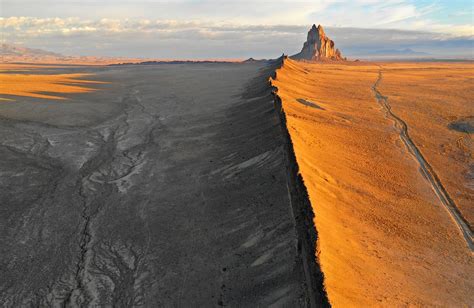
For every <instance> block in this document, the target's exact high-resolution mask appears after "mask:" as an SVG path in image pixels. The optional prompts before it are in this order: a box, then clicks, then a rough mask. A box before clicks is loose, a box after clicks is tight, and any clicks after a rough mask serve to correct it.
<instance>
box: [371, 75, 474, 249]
mask: <svg viewBox="0 0 474 308" xmlns="http://www.w3.org/2000/svg"><path fill="white" fill-rule="evenodd" d="M382 76H383V74H382V69H381V70H380V71H379V76H378V78H377V80H376V81H375V83H374V85H373V87H372V90H373V91H374V93H375V98H376V99H377V101H378V102H379V103H380V105H381V106H382V107H383V109H384V112H385V115H386V116H387V117H388V118H390V119H391V120H392V121H393V123H394V124H393V125H394V127H395V128H396V129H397V130H399V131H400V138H401V139H402V140H403V143H404V144H405V145H406V146H407V149H408V151H409V152H410V153H411V154H412V155H413V157H414V158H415V159H416V161H417V162H418V164H419V165H420V171H421V172H422V174H423V176H424V177H425V178H426V180H427V181H428V182H429V183H430V185H431V187H432V188H433V191H434V192H435V193H436V196H438V198H439V200H440V202H441V204H443V206H444V207H445V208H446V211H447V212H448V213H449V215H450V216H451V217H452V218H453V221H454V223H456V225H457V226H458V228H459V231H460V232H461V233H462V235H463V237H464V239H465V240H466V244H467V246H468V247H469V249H470V250H471V251H474V243H473V241H472V230H471V228H470V227H469V225H468V223H467V222H466V220H465V218H464V217H463V216H462V214H461V213H460V211H459V209H458V207H457V206H456V204H455V202H454V200H453V199H452V198H451V197H450V196H449V194H448V192H447V191H446V189H445V188H444V186H443V184H442V183H441V181H440V179H439V177H438V175H437V174H436V173H435V171H434V170H433V168H432V167H431V165H430V164H429V163H428V162H427V161H426V159H425V158H424V157H423V155H422V154H421V152H420V150H419V149H418V147H417V146H416V145H415V143H414V142H413V140H412V139H411V138H410V136H409V134H408V125H407V124H406V122H405V121H403V120H402V119H401V118H399V117H398V116H397V115H396V114H394V113H393V111H392V107H391V106H390V103H389V101H388V97H386V96H383V95H382V93H380V91H379V90H378V87H377V86H378V85H379V83H380V82H381V81H382Z"/></svg>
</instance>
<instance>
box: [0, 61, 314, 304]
mask: <svg viewBox="0 0 474 308" xmlns="http://www.w3.org/2000/svg"><path fill="white" fill-rule="evenodd" d="M264 68H265V64H263V63H248V64H173V65H165V64H163V65H149V66H120V67H102V68H90V67H71V68H63V69H61V68H56V69H54V70H52V69H49V70H48V69H44V71H43V73H69V72H90V73H93V74H95V75H94V76H90V77H88V79H92V80H100V81H107V82H109V84H103V85H99V86H94V87H96V88H98V89H99V90H98V91H96V92H93V93H85V94H74V95H67V97H68V98H69V99H68V100H66V101H51V100H45V99H37V98H23V97H15V99H16V101H15V102H5V103H2V104H0V137H1V146H0V155H1V160H0V190H1V193H0V209H1V213H0V228H1V234H0V247H1V258H0V259H1V263H0V303H1V305H2V306H4V307H19V306H25V307H29V306H33V307H39V306H41V307H46V306H48V307H51V306H63V307H64V306H66V307H67V306H89V307H97V306H116V307H132V306H145V307H163V306H164V307H173V306H174V307H190V306H193V307H194V306H204V307H208V306H233V307H236V306H240V307H249V306H269V305H276V306H293V307H294V306H307V305H312V303H311V302H312V301H313V299H312V297H314V295H312V294H311V293H312V292H313V291H311V287H309V286H308V284H307V279H306V278H305V276H306V277H308V270H307V268H306V271H305V262H304V261H302V259H304V258H303V257H302V256H301V252H300V251H301V244H298V236H297V228H296V226H295V219H294V213H293V209H292V205H291V201H290V193H289V191H290V190H289V188H288V184H287V182H288V169H287V166H286V165H287V155H286V148H285V145H284V144H285V140H284V135H283V134H282V133H281V128H280V119H279V117H278V113H277V112H275V110H274V105H273V97H272V95H271V89H269V88H268V85H267V81H266V78H267V77H268V74H269V72H268V71H269V69H268V68H267V71H265V69H264ZM262 69H264V70H262ZM290 185H291V184H290ZM306 267H307V265H306ZM305 274H306V275H305ZM313 304H314V302H313Z"/></svg>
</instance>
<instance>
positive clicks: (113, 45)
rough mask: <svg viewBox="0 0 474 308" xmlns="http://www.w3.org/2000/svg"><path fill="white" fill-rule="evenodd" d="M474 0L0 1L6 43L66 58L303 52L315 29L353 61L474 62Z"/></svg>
mask: <svg viewBox="0 0 474 308" xmlns="http://www.w3.org/2000/svg"><path fill="white" fill-rule="evenodd" d="M473 11H474V1H473V0H452V1H426V0H384V1H382V0H352V1H342V0H321V1H318V0H312V1H297V0H296V1H291V0H253V1H250V0H230V1H227V0H204V1H199V0H175V1H170V0H168V1H166V0H101V1H98V0H0V16H1V19H0V29H1V40H2V42H4V43H9V44H16V45H22V46H25V47H32V48H41V49H45V50H50V51H55V52H59V53H63V54H67V55H100V56H124V57H143V58H168V59H170V58H171V59H205V58H248V57H254V58H273V57H276V56H279V55H281V54H282V53H285V54H290V55H291V54H294V53H297V52H298V51H299V50H300V49H301V46H302V44H303V41H304V40H305V39H306V33H307V31H308V30H309V28H310V27H311V25H312V24H313V23H314V24H321V25H323V26H324V27H325V29H326V33H327V34H328V35H329V36H330V37H331V39H333V40H334V41H335V42H336V46H337V47H340V49H341V50H342V52H343V54H344V55H347V56H349V57H358V56H360V57H364V56H383V55H385V54H396V55H404V56H407V55H408V56H410V55H411V56H413V57H444V58H446V57H462V58H474V55H473V49H474V45H473V42H474V33H473V29H474V25H473V24H474V17H473V14H474V12H473Z"/></svg>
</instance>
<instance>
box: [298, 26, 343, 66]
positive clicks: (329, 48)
mask: <svg viewBox="0 0 474 308" xmlns="http://www.w3.org/2000/svg"><path fill="white" fill-rule="evenodd" d="M291 58H293V59H297V60H309V61H319V60H344V58H343V57H342V55H341V52H340V51H339V49H337V48H335V47H334V41H332V40H331V39H330V38H329V37H327V36H326V33H324V29H323V27H322V26H321V25H319V26H317V27H316V25H313V27H311V29H310V30H309V32H308V38H307V39H306V42H305V43H304V45H303V49H301V52H300V53H298V54H296V55H293V56H291Z"/></svg>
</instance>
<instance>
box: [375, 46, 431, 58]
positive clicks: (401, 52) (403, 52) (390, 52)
mask: <svg viewBox="0 0 474 308" xmlns="http://www.w3.org/2000/svg"><path fill="white" fill-rule="evenodd" d="M367 54H368V55H380V56H426V55H429V53H426V52H421V51H414V50H413V49H411V48H405V49H380V50H374V51H369V52H367Z"/></svg>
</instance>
